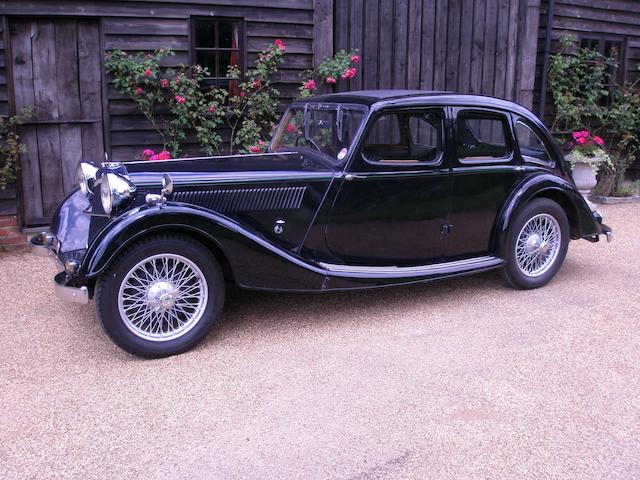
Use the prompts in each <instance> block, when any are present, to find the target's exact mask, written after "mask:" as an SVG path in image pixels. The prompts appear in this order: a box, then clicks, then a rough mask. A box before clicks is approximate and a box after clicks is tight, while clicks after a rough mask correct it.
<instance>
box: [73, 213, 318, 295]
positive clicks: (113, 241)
mask: <svg viewBox="0 0 640 480" xmlns="http://www.w3.org/2000/svg"><path fill="white" fill-rule="evenodd" d="M176 231H179V232H184V233H187V234H189V233H191V234H193V235H195V236H196V237H200V238H203V237H204V238H206V239H207V240H208V241H209V242H211V243H213V244H215V246H216V247H217V249H218V250H219V251H220V252H221V253H222V254H223V255H224V257H225V259H226V260H227V262H228V263H229V266H230V268H231V270H232V273H233V278H234V280H235V282H236V283H237V284H238V285H239V286H241V287H245V288H261V289H273V290H280V289H283V290H318V289H320V288H321V286H322V283H323V281H324V279H325V271H324V270H323V269H322V268H319V267H317V266H315V265H313V264H311V263H308V262H306V261H305V260H303V259H302V258H300V257H298V256H296V255H294V254H292V253H290V252H288V251H286V250H283V249H281V248H280V247H278V246H275V245H273V244H272V243H270V242H269V241H267V240H266V239H265V238H263V237H261V236H260V235H257V234H255V233H254V232H252V231H250V230H249V229H247V228H245V227H243V226H242V225H240V224H238V223H236V222H234V221H232V220H230V219H229V218H227V217H225V216H223V215H220V214H217V213H215V212H212V211H209V210H206V209H204V208H198V207H194V206H188V205H184V204H176V203H171V202H169V203H167V204H165V205H162V206H145V207H140V208H135V209H133V210H131V211H130V212H127V213H125V214H123V215H121V216H120V217H117V218H115V219H113V220H111V222H109V224H108V225H107V226H106V227H105V228H104V229H103V230H102V231H101V232H100V233H99V234H98V235H97V237H96V238H95V240H94V241H93V242H92V243H91V245H90V246H89V249H88V251H87V255H86V256H85V259H84V261H83V264H82V266H81V269H82V270H81V271H80V272H79V273H80V274H82V275H84V276H85V277H86V278H89V279H90V278H95V277H97V276H99V275H100V274H101V273H103V272H104V271H105V269H106V268H107V267H108V266H109V265H110V264H111V263H112V262H113V261H114V260H115V259H116V258H117V256H118V255H119V254H120V253H121V252H122V251H123V250H124V249H125V248H126V247H127V246H129V245H131V244H132V242H134V241H135V240H137V239H139V238H141V237H143V236H146V235H149V234H154V233H163V232H176Z"/></svg>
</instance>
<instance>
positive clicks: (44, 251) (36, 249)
mask: <svg viewBox="0 0 640 480" xmlns="http://www.w3.org/2000/svg"><path fill="white" fill-rule="evenodd" d="M54 241H55V237H54V236H53V235H50V234H47V233H46V232H43V233H41V234H38V235H35V236H33V237H32V238H31V239H30V240H29V244H30V248H31V253H32V254H34V255H37V256H38V257H46V258H51V259H53V260H55V262H56V265H58V268H60V269H61V270H62V271H60V272H59V273H58V274H57V275H56V276H55V277H53V290H54V292H55V293H56V295H57V297H58V298H59V299H61V300H64V301H65V302H73V303H81V304H83V305H86V304H87V303H89V289H88V288H87V287H72V286H69V285H67V274H66V272H65V271H64V266H63V265H62V262H60V259H59V258H58V257H57V255H56V254H55V252H54V251H53V250H52V245H53V243H54Z"/></svg>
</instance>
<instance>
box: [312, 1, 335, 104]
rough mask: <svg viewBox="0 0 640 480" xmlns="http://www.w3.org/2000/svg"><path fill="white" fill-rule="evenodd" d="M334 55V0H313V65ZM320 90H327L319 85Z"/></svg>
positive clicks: (320, 91)
mask: <svg viewBox="0 0 640 480" xmlns="http://www.w3.org/2000/svg"><path fill="white" fill-rule="evenodd" d="M331 56H333V0H313V66H314V67H316V66H318V65H319V64H320V62H322V60H323V59H324V58H325V57H331ZM318 88H319V92H318V93H322V92H323V90H325V91H326V89H327V87H326V86H325V85H318Z"/></svg>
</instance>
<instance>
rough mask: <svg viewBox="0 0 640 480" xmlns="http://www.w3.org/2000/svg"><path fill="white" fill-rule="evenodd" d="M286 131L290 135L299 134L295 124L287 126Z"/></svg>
mask: <svg viewBox="0 0 640 480" xmlns="http://www.w3.org/2000/svg"><path fill="white" fill-rule="evenodd" d="M286 130H287V132H289V133H293V132H297V131H298V127H296V126H295V125H294V124H293V123H289V124H287V128H286Z"/></svg>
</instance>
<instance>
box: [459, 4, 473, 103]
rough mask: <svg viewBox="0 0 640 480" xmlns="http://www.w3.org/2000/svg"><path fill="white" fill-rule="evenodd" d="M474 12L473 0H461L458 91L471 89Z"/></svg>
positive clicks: (467, 91) (464, 91)
mask: <svg viewBox="0 0 640 480" xmlns="http://www.w3.org/2000/svg"><path fill="white" fill-rule="evenodd" d="M474 13H475V12H474V10H473V0H462V12H461V23H460V58H459V60H458V88H457V91H458V92H460V93H469V92H470V91H471V51H472V50H473V23H474Z"/></svg>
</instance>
